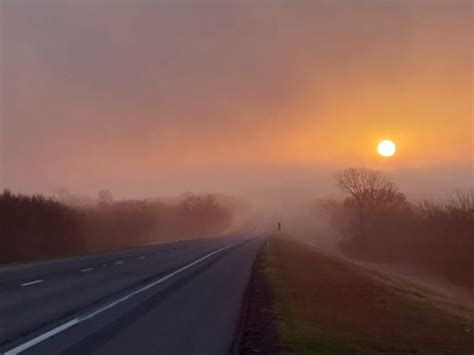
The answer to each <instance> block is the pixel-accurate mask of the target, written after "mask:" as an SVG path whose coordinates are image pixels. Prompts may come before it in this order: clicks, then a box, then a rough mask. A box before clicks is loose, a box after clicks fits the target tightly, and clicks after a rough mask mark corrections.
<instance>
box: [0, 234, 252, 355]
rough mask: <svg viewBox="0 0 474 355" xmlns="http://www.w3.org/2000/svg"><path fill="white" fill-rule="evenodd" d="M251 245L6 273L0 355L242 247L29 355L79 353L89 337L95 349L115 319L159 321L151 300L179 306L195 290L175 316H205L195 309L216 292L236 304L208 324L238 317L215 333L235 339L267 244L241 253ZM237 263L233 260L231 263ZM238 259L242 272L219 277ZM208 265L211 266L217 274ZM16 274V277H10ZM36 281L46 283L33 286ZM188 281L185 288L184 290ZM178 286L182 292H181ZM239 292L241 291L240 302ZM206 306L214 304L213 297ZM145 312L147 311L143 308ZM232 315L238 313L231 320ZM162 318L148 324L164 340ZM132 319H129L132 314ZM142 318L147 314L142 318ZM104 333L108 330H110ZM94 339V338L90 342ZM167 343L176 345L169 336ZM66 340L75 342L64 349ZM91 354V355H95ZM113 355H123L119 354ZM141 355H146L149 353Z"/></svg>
mask: <svg viewBox="0 0 474 355" xmlns="http://www.w3.org/2000/svg"><path fill="white" fill-rule="evenodd" d="M250 237H252V236H249V235H247V236H238V235H236V236H227V237H222V238H210V239H206V240H195V241H186V242H180V243H170V244H162V245H158V246H152V247H146V248H134V249H129V250H126V251H117V252H113V253H106V254H103V255H93V256H85V257H81V258H69V259H63V260H55V261H52V262H51V263H52V264H53V266H51V265H49V264H48V263H40V264H39V265H38V264H33V265H31V266H28V265H18V266H16V267H7V268H6V269H7V270H0V295H1V297H0V327H1V335H2V337H3V345H2V346H0V351H6V350H8V349H11V348H15V347H16V346H18V345H19V344H24V343H25V342H27V341H28V340H29V339H31V338H34V337H35V336H37V335H38V334H43V333H44V332H46V331H48V329H52V328H54V326H57V325H60V324H62V323H61V321H62V322H63V323H64V321H68V320H70V319H74V317H77V316H78V315H79V316H80V315H81V314H85V313H87V312H88V311H90V310H91V309H97V307H99V306H100V305H102V304H104V303H106V302H110V301H113V300H114V299H117V298H119V297H123V296H124V295H127V293H129V292H130V291H131V290H136V289H138V288H140V287H143V285H147V284H149V283H150V282H154V281H156V279H159V278H160V277H163V276H165V275H169V274H170V273H173V272H175V271H176V270H179V269H180V268H182V267H183V266H186V265H189V263H193V262H195V261H196V260H198V259H199V258H202V257H205V256H206V255H209V253H213V252H215V251H216V250H219V249H221V248H227V247H229V246H232V245H235V244H236V243H239V245H235V246H233V247H231V248H229V249H228V250H227V249H226V250H223V251H221V252H218V253H217V254H216V255H211V256H209V257H208V258H207V259H206V260H203V261H201V262H199V264H196V265H193V266H191V267H189V269H186V270H183V271H181V272H180V273H178V274H177V275H174V276H173V277H171V278H170V279H169V280H166V281H164V282H163V283H160V284H159V285H155V286H153V287H151V288H150V289H147V290H146V291H144V292H142V293H140V294H138V295H135V296H134V297H133V299H132V298H131V299H128V300H127V301H125V302H122V303H121V304H119V305H117V306H116V307H115V306H114V309H110V310H107V311H106V312H103V314H102V313H101V314H100V315H97V316H96V317H94V319H91V320H90V321H88V322H83V323H84V324H82V323H81V324H80V325H78V326H75V327H74V329H68V330H67V331H66V332H64V334H57V335H56V336H54V337H52V338H51V339H48V340H47V341H45V342H44V343H41V344H39V345H35V346H33V347H31V348H30V349H28V350H27V351H26V352H25V353H34V354H36V353H38V351H40V350H41V349H42V348H43V347H45V346H46V348H47V351H45V352H44V353H48V354H50V353H54V352H57V353H61V352H63V351H70V350H71V349H76V348H77V346H79V345H77V343H78V339H81V338H82V337H83V336H85V339H89V340H87V341H86V340H84V339H83V340H82V342H84V341H86V342H87V344H90V343H89V342H90V339H93V338H91V336H93V335H94V333H96V332H97V329H96V330H94V326H96V325H99V326H103V325H104V324H107V323H108V321H109V320H110V319H109V318H110V317H112V318H114V317H115V316H117V315H118V314H120V313H121V311H123V310H126V309H128V308H129V307H131V309H130V310H129V311H127V312H131V314H135V313H134V312H133V311H132V310H133V309H135V308H140V309H143V308H141V307H145V309H146V312H145V313H146V314H147V315H148V313H153V310H154V309H155V308H154V307H149V303H146V302H145V301H144V298H146V297H148V296H150V294H151V295H152V299H158V301H159V302H155V301H153V302H152V303H153V304H155V303H160V302H162V300H163V299H165V298H166V299H169V298H170V297H171V300H173V299H175V296H174V295H175V294H178V293H179V292H181V290H182V289H186V288H187V287H190V286H189V284H193V285H194V286H192V287H191V288H196V289H195V290H191V291H190V294H189V295H188V299H186V300H183V304H181V303H180V302H178V303H176V304H175V305H174V306H173V307H175V308H176V309H175V311H176V313H175V314H178V313H179V312H180V311H181V309H183V310H184V309H186V307H189V305H191V306H192V305H193V304H194V306H192V307H191V309H189V312H190V317H191V315H192V314H196V312H201V311H203V310H205V309H206V308H205V307H202V306H199V307H198V308H199V309H195V308H194V307H195V306H196V303H197V302H198V301H199V300H200V299H201V298H202V295H204V294H206V293H209V290H212V291H211V293H213V294H214V295H215V296H216V297H217V296H219V298H222V300H227V302H230V303H231V307H228V305H224V304H223V305H222V309H221V311H220V312H218V313H213V312H211V313H209V314H210V315H211V316H210V317H208V318H209V321H210V324H214V321H215V320H214V319H213V317H217V318H219V315H222V314H229V315H230V314H232V316H229V317H228V318H227V319H226V322H227V323H225V322H224V323H223V324H221V325H219V324H218V326H217V327H216V328H215V329H221V330H223V329H227V331H226V333H227V334H231V333H232V332H230V331H229V329H230V328H232V329H234V328H235V326H236V321H235V319H234V318H235V317H236V316H237V315H238V313H239V311H238V310H239V309H240V308H239V307H240V304H241V302H240V301H241V297H242V295H243V292H244V289H245V287H246V283H247V280H248V274H249V273H250V267H251V264H252V261H253V258H254V256H255V252H256V250H257V249H258V246H259V245H260V244H261V239H256V240H252V241H250V242H246V243H244V244H241V245H240V243H242V241H245V240H247V239H249V238H250ZM238 250H241V251H242V250H246V252H245V253H243V256H241V257H237V258H236V257H235V255H240V254H239V253H242V252H241V251H240V252H237V251H238ZM231 255H234V256H232V257H230V256H231ZM235 258H236V261H235V263H236V264H235V265H237V264H239V263H240V264H241V265H240V266H239V267H237V266H234V267H233V268H229V267H225V268H217V269H214V267H215V265H217V264H219V263H221V261H219V260H220V259H222V260H229V262H227V263H231V261H230V260H234V259H235ZM104 265H107V266H104ZM206 265H211V266H212V267H209V266H206ZM205 266H206V267H209V269H210V270H211V269H212V270H216V271H215V272H217V273H216V275H215V276H212V277H211V278H208V279H205V280H203V282H204V283H200V282H198V283H196V281H195V280H196V279H198V278H199V277H198V276H199V275H200V274H199V273H196V270H199V269H201V268H203V267H205ZM38 269H39V270H38ZM229 272H230V273H229ZM12 273H13V274H14V276H15V277H14V276H12ZM226 273H227V276H226V277H230V279H228V280H230V282H229V281H227V285H226V282H224V281H223V280H225V278H224V279H223V278H222V276H219V275H221V274H222V275H224V274H226ZM189 275H191V276H192V277H190V276H189ZM193 275H195V276H196V277H194V276H193ZM236 275H237V276H236ZM234 278H237V279H238V280H239V282H234V280H233V279H234ZM28 280H29V281H28ZM38 280H42V281H41V282H36V283H34V282H35V281H38ZM183 280H187V281H186V282H183ZM176 284H179V285H182V286H180V287H176ZM173 285H174V286H173ZM235 287H237V289H235ZM170 290H173V292H170ZM231 290H232V291H231ZM234 291H236V292H235V294H234ZM165 296H166V297H165ZM239 297H240V299H239V300H236V298H237V299H238V298H239ZM205 299H208V297H206V298H205ZM144 302H145V303H144ZM222 302H224V301H222ZM224 303H225V302H224ZM143 304H146V305H148V306H143ZM217 304H218V302H216V305H217ZM236 309H237V311H236ZM166 310H167V311H168V312H171V313H168V314H172V313H173V312H174V311H173V308H168V307H167V308H166ZM229 310H233V311H231V312H230V313H229ZM164 311H165V310H160V311H159V312H158V313H159V315H160V316H157V317H156V319H155V323H153V321H149V320H148V321H147V322H151V323H152V324H155V326H156V327H161V330H162V331H163V332H166V329H167V327H168V325H171V324H172V323H169V322H166V323H163V321H162V316H163V315H164V314H167V313H166V312H164ZM127 312H126V314H129V313H127ZM138 313H139V314H142V313H143V310H142V311H141V312H138ZM184 314H186V313H184ZM232 317H234V318H232ZM231 318H232V321H231ZM138 319H141V317H138ZM183 319H184V318H183ZM204 322H205V320H204ZM112 324H114V326H113V327H112V328H114V329H127V324H128V322H126V323H125V324H124V323H120V322H119V323H118V324H120V325H119V326H117V323H116V322H115V321H114V322H112ZM186 324H192V321H190V320H188V321H187V322H186ZM92 325H94V326H92ZM117 327H118V328H117ZM209 327H210V329H211V328H212V329H214V326H213V325H209ZM105 329H109V328H108V327H105ZM182 329H183V331H184V329H187V328H186V327H183V328H182ZM147 330H148V327H145V328H144V329H142V333H143V334H148V336H150V338H152V339H155V337H154V335H152V334H149V332H148V333H147ZM91 331H92V333H90V334H89V332H91ZM77 332H79V334H76V333H77ZM216 332H218V330H216ZM70 333H73V334H75V336H74V337H73V338H70ZM171 333H173V334H175V333H176V336H177V337H178V338H179V339H186V337H184V338H181V335H183V334H181V335H180V333H179V329H178V332H175V331H173V332H171ZM198 333H199V329H198V330H196V334H198ZM88 334H89V336H88ZM125 334H126V333H125ZM232 334H233V333H232ZM232 336H233V335H232ZM124 338H125V335H124V334H122V335H121V336H119V337H118V339H124ZM164 338H165V339H171V338H170V337H169V334H168V335H167V336H166V337H164ZM64 339H69V340H67V341H64ZM114 339H115V338H114ZM222 339H227V341H218V343H221V346H222V345H223V344H225V346H227V347H228V346H229V340H228V339H229V335H227V338H226V337H222ZM181 342H182V341H181ZM74 344H76V345H74ZM81 344H83V343H81ZM140 344H142V345H143V344H146V342H144V341H140ZM73 345H74V346H73ZM163 346H164V343H163ZM92 348H94V349H95V348H96V347H95V346H93V347H92ZM92 348H91V349H92ZM101 348H102V346H100V347H99V346H97V349H98V351H99V350H100V349H101ZM152 348H153V347H150V349H152ZM68 349H69V350H68ZM116 350H120V349H116ZM177 350H179V349H177ZM71 351H72V350H71ZM144 351H146V349H144ZM81 352H82V350H81ZM87 353H89V351H88V352H87ZM105 353H108V351H106V352H105ZM114 353H117V352H116V351H114ZM140 353H143V351H142V352H140ZM172 353H175V352H172ZM183 353H186V352H183ZM191 353H192V352H191Z"/></svg>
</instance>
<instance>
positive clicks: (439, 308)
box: [242, 237, 474, 354]
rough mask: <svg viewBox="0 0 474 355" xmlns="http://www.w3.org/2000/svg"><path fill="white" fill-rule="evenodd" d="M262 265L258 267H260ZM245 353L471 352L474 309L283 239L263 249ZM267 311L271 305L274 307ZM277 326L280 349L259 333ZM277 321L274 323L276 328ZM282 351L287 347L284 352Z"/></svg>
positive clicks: (249, 312)
mask: <svg viewBox="0 0 474 355" xmlns="http://www.w3.org/2000/svg"><path fill="white" fill-rule="evenodd" d="M255 270H256V271H255ZM255 270H254V277H253V279H252V282H253V283H259V284H262V283H263V284H266V285H268V286H269V288H270V297H269V296H268V293H267V295H266V296H265V297H263V298H262V293H260V294H259V293H256V292H252V290H253V289H255V288H252V287H250V290H251V294H250V301H249V307H248V314H247V324H246V325H247V328H246V331H245V333H244V337H243V340H242V344H243V346H242V353H253V352H260V353H267V354H269V353H277V352H279V350H278V349H283V352H288V353H297V354H335V353H337V354H344V353H347V354H353V353H358V354H376V353H391V354H408V353H422V354H471V353H472V351H473V350H474V314H473V312H472V311H471V310H469V309H465V308H461V307H453V306H452V305H448V304H444V303H440V302H436V301H434V300H432V299H430V298H428V297H426V296H425V295H423V294H420V293H417V292H412V291H410V290H407V289H404V288H402V287H398V286H397V285H396V284H395V283H387V282H382V281H381V280H380V279H377V278H376V277H371V275H370V274H369V273H368V271H367V270H366V269H363V268H359V267H357V266H355V265H352V264H350V263H346V262H344V261H341V260H337V259H334V258H331V257H329V256H327V255H325V254H323V253H321V252H319V251H317V250H316V249H313V248H310V247H308V246H306V245H304V244H300V243H298V242H296V241H294V240H290V239H285V238H282V237H274V238H271V239H270V240H269V241H268V242H267V243H266V245H265V247H264V248H263V249H262V251H261V252H260V255H259V257H258V260H257V264H256V266H255ZM268 310H271V312H269V311H268ZM259 319H260V322H261V323H260V324H261V326H262V327H264V328H267V329H269V327H270V329H269V330H268V332H269V333H270V334H271V332H272V330H271V327H273V328H274V329H276V333H277V336H278V343H279V344H278V346H279V347H274V348H269V347H268V343H265V342H263V341H261V340H260V339H264V337H261V336H260V337H259V336H256V334H258V332H260V333H261V332H262V330H261V329H260V330H259V329H258V328H259V327H258V325H256V324H255V323H257V322H259ZM269 324H270V326H269ZM280 351H281V350H280Z"/></svg>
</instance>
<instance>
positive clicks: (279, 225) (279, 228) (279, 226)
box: [278, 222, 281, 231]
mask: <svg viewBox="0 0 474 355" xmlns="http://www.w3.org/2000/svg"><path fill="white" fill-rule="evenodd" d="M278 231H281V223H280V222H278Z"/></svg>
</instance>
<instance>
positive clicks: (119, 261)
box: [114, 260, 125, 265]
mask: <svg viewBox="0 0 474 355" xmlns="http://www.w3.org/2000/svg"><path fill="white" fill-rule="evenodd" d="M123 263H125V261H123V260H117V261H116V262H115V263H114V265H122V264H123Z"/></svg>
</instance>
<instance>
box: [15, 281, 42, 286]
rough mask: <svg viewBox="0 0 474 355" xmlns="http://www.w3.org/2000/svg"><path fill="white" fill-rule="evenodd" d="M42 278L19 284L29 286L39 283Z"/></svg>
mask: <svg viewBox="0 0 474 355" xmlns="http://www.w3.org/2000/svg"><path fill="white" fill-rule="evenodd" d="M43 281H44V280H43V279H38V280H34V281H30V282H24V283H22V284H20V285H21V286H23V287H25V286H31V285H36V284H39V283H41V282H43Z"/></svg>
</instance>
